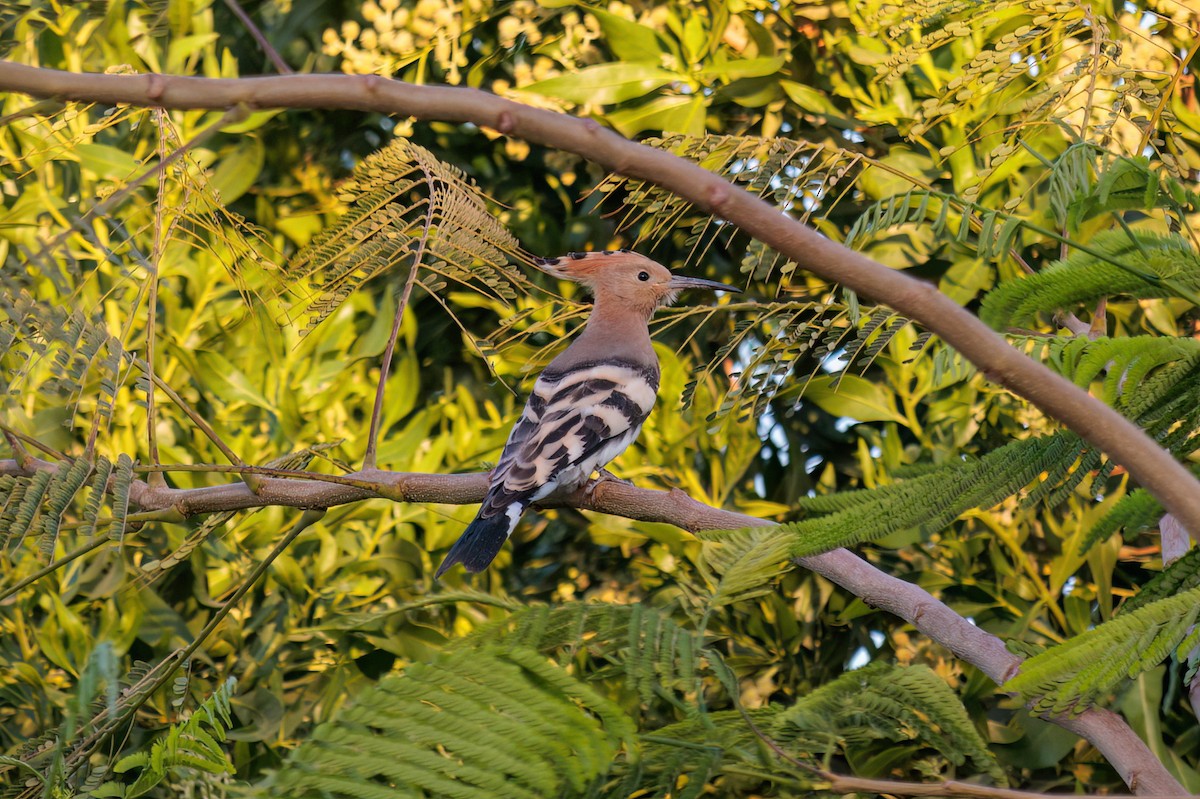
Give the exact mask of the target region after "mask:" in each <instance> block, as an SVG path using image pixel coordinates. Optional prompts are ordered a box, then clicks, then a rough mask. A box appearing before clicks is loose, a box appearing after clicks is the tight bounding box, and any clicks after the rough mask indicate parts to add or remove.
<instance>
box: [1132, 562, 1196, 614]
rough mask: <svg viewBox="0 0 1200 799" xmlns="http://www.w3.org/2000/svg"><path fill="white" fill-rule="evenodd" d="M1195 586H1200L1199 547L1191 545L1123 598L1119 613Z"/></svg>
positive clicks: (1185, 591) (1186, 591)
mask: <svg viewBox="0 0 1200 799" xmlns="http://www.w3.org/2000/svg"><path fill="white" fill-rule="evenodd" d="M1197 587H1200V547H1192V548H1191V549H1189V550H1188V551H1187V552H1185V553H1184V555H1183V557H1181V558H1179V559H1178V560H1176V561H1175V562H1174V563H1172V564H1171V565H1170V566H1168V567H1166V568H1165V569H1163V570H1162V571H1161V572H1159V573H1158V574H1156V575H1155V576H1154V577H1153V578H1152V579H1151V580H1150V581H1149V582H1147V583H1146V584H1145V585H1143V586H1142V587H1141V589H1139V590H1138V592H1137V593H1136V594H1134V595H1133V596H1131V597H1130V598H1129V599H1127V600H1125V604H1123V605H1122V606H1121V613H1122V614H1125V613H1131V612H1133V611H1135V610H1137V609H1138V608H1141V607H1144V606H1145V605H1149V604H1151V603H1153V602H1157V601H1159V600H1160V599H1167V598H1169V597H1173V596H1177V595H1179V594H1186V593H1189V592H1192V591H1194V590H1195V589H1196V588H1197Z"/></svg>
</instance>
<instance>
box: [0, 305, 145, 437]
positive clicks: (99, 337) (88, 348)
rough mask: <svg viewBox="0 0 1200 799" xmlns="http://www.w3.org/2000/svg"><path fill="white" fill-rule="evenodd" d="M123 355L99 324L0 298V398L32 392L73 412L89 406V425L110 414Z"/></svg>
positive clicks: (121, 375) (78, 315) (74, 314)
mask: <svg viewBox="0 0 1200 799" xmlns="http://www.w3.org/2000/svg"><path fill="white" fill-rule="evenodd" d="M129 360H130V356H129V354H128V353H127V352H126V351H125V349H124V348H123V347H122V346H121V344H120V342H119V341H117V339H116V338H114V337H112V336H110V335H109V334H108V332H107V331H106V330H105V328H104V324H103V322H102V321H100V320H99V319H91V318H88V317H86V316H85V315H84V314H83V313H81V312H80V311H77V310H76V311H68V310H66V309H65V308H64V307H63V306H58V305H52V304H50V303H46V302H40V301H37V300H34V299H33V298H32V297H31V296H30V295H29V294H28V293H27V292H24V291H21V292H18V293H16V294H15V295H8V294H5V293H0V396H3V395H4V394H8V395H10V396H14V397H15V396H17V395H18V394H19V393H27V392H29V391H37V392H39V393H42V394H46V395H51V396H55V397H59V398H61V399H60V401H62V402H64V404H66V405H68V406H74V407H77V406H78V403H79V400H80V397H81V396H85V395H86V396H89V397H90V398H91V399H92V401H93V402H94V403H95V408H94V411H95V414H96V416H95V418H94V419H93V424H97V425H101V424H104V423H106V421H107V420H108V419H109V418H110V417H111V415H112V409H113V404H114V401H115V397H116V394H117V390H118V389H119V387H120V385H121V382H122V381H123V380H125V379H126V378H127V377H128V370H127V366H126V365H127V363H128V362H129Z"/></svg>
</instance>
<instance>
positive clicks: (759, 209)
mask: <svg viewBox="0 0 1200 799" xmlns="http://www.w3.org/2000/svg"><path fill="white" fill-rule="evenodd" d="M0 90H5V91H19V92H24V93H26V94H30V95H33V96H34V97H39V98H53V99H62V100H78V101H88V102H109V103H130V104H133V105H142V106H149V107H163V108H187V109H197V108H212V109H219V108H236V107H240V106H244V107H246V108H251V109H259V108H344V109H355V110H360V111H377V112H380V113H385V114H399V115H402V116H413V117H416V118H418V119H427V120H438V121H443V122H470V123H473V124H475V125H480V126H484V127H488V128H492V129H494V130H496V131H499V132H500V133H504V134H508V135H512V136H518V137H520V138H523V139H526V140H528V141H532V142H536V143H538V144H543V145H547V146H550V147H555V148H557V149H560V150H566V151H568V152H573V153H576V154H578V155H581V156H583V157H584V158H587V159H588V160H590V161H593V162H595V163H597V164H600V165H602V166H604V167H606V168H607V169H610V170H613V171H615V172H618V173H620V174H622V175H625V176H627V177H631V178H636V179H641V180H646V181H649V182H651V183H654V184H656V185H658V186H661V187H663V188H665V189H667V190H669V191H672V192H674V193H675V194H677V195H679V196H680V197H683V198H685V199H687V200H690V201H691V202H692V203H694V204H695V205H696V206H697V207H698V208H700V209H702V210H704V211H706V212H709V213H713V214H717V215H719V216H720V217H722V218H723V219H726V220H728V221H730V222H732V223H733V224H735V225H737V226H738V227H739V228H740V229H742V230H744V231H745V232H746V233H748V234H749V235H751V236H753V237H755V238H756V239H758V240H759V241H762V242H763V243H765V244H768V245H770V246H771V247H773V248H775V249H776V250H778V251H779V252H781V253H783V254H784V255H786V256H787V257H789V258H791V259H792V260H794V261H796V262H797V263H798V264H800V265H802V266H803V267H804V268H806V269H808V270H809V271H811V272H813V273H814V274H816V275H819V276H821V277H823V278H826V279H828V280H831V281H836V282H838V283H840V284H842V285H844V286H846V287H848V288H850V289H853V290H854V291H856V292H858V293H859V294H860V295H863V296H866V297H871V298H874V299H878V300H881V301H883V302H885V303H886V304H887V305H889V306H891V307H892V308H893V309H895V310H897V311H899V312H900V313H902V314H904V315H906V316H908V317H909V318H911V319H915V320H916V321H918V322H920V323H921V324H923V325H924V326H925V327H926V328H928V329H929V330H930V331H932V332H934V333H936V334H937V335H939V336H941V338H942V339H943V340H944V341H946V343H948V344H950V345H951V346H952V347H954V348H955V349H956V350H958V351H959V352H960V353H962V354H963V355H964V356H965V357H966V358H968V359H969V360H970V361H971V362H972V363H973V364H975V365H976V366H977V367H979V369H980V370H981V371H982V372H983V373H984V374H985V375H987V376H988V377H989V378H990V379H991V380H993V381H995V382H997V383H999V384H1000V385H1002V386H1005V387H1006V388H1009V389H1011V390H1012V391H1014V392H1015V393H1017V394H1019V395H1020V396H1022V397H1024V398H1026V399H1028V400H1029V401H1030V402H1032V403H1033V404H1034V405H1035V406H1037V407H1038V408H1040V409H1041V410H1042V411H1044V412H1045V413H1047V414H1049V415H1050V416H1053V417H1054V418H1056V419H1058V420H1060V421H1061V422H1063V423H1064V424H1065V425H1066V426H1067V427H1069V428H1070V429H1072V430H1074V431H1075V432H1076V433H1078V434H1079V435H1080V436H1082V437H1083V438H1084V439H1086V440H1087V441H1088V442H1089V443H1091V444H1092V445H1093V446H1095V447H1097V448H1098V449H1101V450H1103V451H1105V452H1107V453H1109V454H1110V455H1111V456H1112V458H1113V459H1114V460H1116V461H1117V462H1118V463H1120V464H1121V465H1123V466H1124V467H1125V468H1126V469H1127V470H1128V471H1129V473H1130V474H1131V475H1133V477H1134V478H1135V479H1136V480H1138V482H1139V483H1141V484H1142V485H1143V486H1145V487H1146V488H1147V489H1149V490H1150V491H1151V492H1152V493H1153V494H1154V496H1155V497H1156V498H1157V499H1158V500H1159V501H1160V502H1161V503H1162V504H1163V506H1164V507H1165V508H1166V509H1167V510H1168V511H1170V512H1171V513H1172V514H1173V515H1174V516H1175V518H1176V519H1178V520H1179V521H1180V523H1181V524H1183V526H1184V527H1185V528H1186V529H1187V530H1188V532H1189V533H1190V534H1191V535H1192V537H1193V538H1196V539H1197V540H1200V481H1198V480H1197V479H1196V478H1195V477H1194V476H1193V475H1192V474H1191V473H1190V472H1189V471H1188V470H1187V469H1185V468H1184V467H1183V466H1182V465H1181V464H1180V463H1178V462H1177V461H1176V460H1175V458H1174V457H1172V456H1171V454H1170V453H1169V452H1167V451H1165V450H1163V449H1162V448H1161V447H1159V446H1158V445H1157V444H1156V443H1155V442H1154V441H1152V440H1151V439H1150V438H1149V437H1148V436H1146V435H1145V434H1144V433H1143V432H1142V431H1141V430H1140V429H1138V427H1137V426H1136V425H1134V424H1133V423H1132V422H1130V421H1129V420H1128V419H1126V418H1125V417H1123V416H1122V415H1121V414H1120V413H1118V412H1117V411H1115V410H1113V409H1112V408H1110V407H1108V406H1107V405H1105V404H1104V403H1103V402H1101V401H1099V400H1097V399H1095V398H1094V397H1092V396H1090V395H1089V394H1088V393H1087V392H1086V391H1085V390H1083V389H1081V388H1079V387H1078V386H1076V385H1074V384H1073V383H1071V381H1069V380H1067V379H1066V378H1064V377H1062V376H1060V375H1057V374H1055V373H1054V372H1051V371H1050V370H1049V369H1047V368H1045V367H1043V366H1042V365H1041V364H1039V363H1036V362H1035V361H1033V360H1032V359H1030V358H1028V357H1027V356H1025V355H1024V354H1023V353H1021V352H1019V351H1018V350H1016V349H1014V348H1012V347H1010V346H1009V345H1008V344H1007V343H1006V342H1005V341H1004V340H1003V339H1002V338H1000V337H999V336H998V335H997V334H996V333H995V332H993V331H992V330H991V329H989V328H988V327H987V326H986V325H984V324H983V323H982V322H980V321H979V319H977V318H976V317H975V316H974V315H973V314H972V313H970V312H969V311H967V310H966V309H964V308H962V307H960V306H959V305H958V304H957V303H955V302H954V301H953V300H951V299H950V298H949V297H947V296H945V295H944V294H941V293H940V292H939V291H938V290H937V288H936V287H934V286H932V285H929V284H928V283H925V282H923V281H921V280H919V279H917V278H914V277H911V276H909V275H908V274H906V273H904V272H903V271H901V270H893V269H889V268H887V267H885V266H883V265H882V264H879V263H877V262H875V261H872V260H871V259H870V258H867V257H866V256H864V255H862V254H860V253H856V252H854V251H852V250H849V249H847V248H846V247H843V246H842V245H840V244H838V243H837V242H834V241H832V240H830V239H827V238H825V237H824V236H822V235H820V234H819V233H817V232H816V231H814V230H811V229H810V228H808V227H806V226H805V225H804V224H802V223H801V222H799V221H797V220H795V219H792V218H791V217H789V216H787V215H786V214H784V213H783V212H782V211H781V210H780V209H779V208H776V207H774V206H772V205H770V204H768V203H767V202H765V201H764V200H762V199H760V198H758V197H756V196H754V195H752V194H750V193H749V192H747V191H744V190H743V189H740V188H738V187H736V186H734V185H733V184H731V183H729V182H727V181H725V180H724V179H722V178H721V177H719V176H717V175H715V174H713V173H711V172H709V171H707V170H705V169H704V168H702V167H700V166H699V165H697V164H694V163H692V162H690V161H687V160H685V159H683V158H679V157H677V156H675V155H672V154H670V153H667V152H663V151H660V150H656V149H654V148H652V147H648V146H644V145H640V144H637V143H635V142H632V141H629V140H628V139H626V138H624V137H622V136H620V135H618V134H617V133H614V132H613V131H610V130H607V129H605V128H603V127H602V126H601V125H600V124H599V123H597V122H595V121H594V120H586V119H577V118H575V117H571V116H567V115H565V114H557V113H554V112H550V111H544V110H541V109H536V108H530V107H528V106H524V105H521V104H519V103H515V102H512V101H510V100H505V99H502V98H500V97H496V96H495V95H492V94H488V93H487V92H483V91H479V90H477V89H467V88H455V87H448V86H417V85H413V84H409V83H403V82H401V81H395V80H389V79H386V78H381V77H378V76H374V75H365V76H357V75H284V76H278V77H263V78H227V79H216V78H194V77H180V76H173V75H159V74H148V75H107V74H96V73H71V72H62V71H58V70H50V69H41V68H37V67H29V66H25V65H23V64H14V63H9V62H0Z"/></svg>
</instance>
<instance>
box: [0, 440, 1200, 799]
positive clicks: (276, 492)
mask: <svg viewBox="0 0 1200 799" xmlns="http://www.w3.org/2000/svg"><path fill="white" fill-rule="evenodd" d="M23 464H24V467H23V466H22V463H18V462H17V461H15V460H0V474H29V473H30V470H32V469H54V468H55V465H54V464H53V463H50V462H49V461H44V460H40V459H37V458H34V457H32V456H29V457H27V458H26V459H25V460H24V461H23ZM250 468H251V469H253V468H254V467H250ZM239 472H240V470H239ZM311 477H312V478H313V479H312V480H303V481H301V480H291V479H282V478H262V479H261V487H260V490H259V491H258V492H257V493H255V492H254V491H251V490H250V487H249V486H247V485H246V484H245V483H230V484H227V485H221V486H213V487H210V488H187V489H182V488H158V487H152V486H151V485H149V484H148V483H147V482H145V481H143V480H135V481H134V482H133V486H132V488H131V490H130V499H131V501H132V502H135V503H136V504H137V505H138V506H139V507H141V508H142V509H143V510H144V511H162V510H169V509H171V510H174V511H176V512H178V513H180V514H182V515H184V516H192V515H196V514H203V513H213V512H217V511H229V510H244V509H247V508H259V507H265V506H268V505H282V506H286V507H293V508H305V509H310V510H319V509H324V508H329V507H331V506H333V505H342V504H346V503H350V502H359V501H362V500H366V499H377V498H386V499H391V500H394V501H396V502H433V503H444V504H449V505H467V504H473V503H476V502H481V501H482V500H483V496H484V494H486V493H487V488H488V475H487V473H484V472H477V473H473V474H419V473H415V472H387V471H381V470H370V471H365V470H364V471H361V472H355V473H353V474H349V475H344V476H339V477H337V478H331V479H337V480H338V481H339V482H322V480H323V479H324V478H325V477H326V476H325V475H318V474H313V475H311ZM367 486H372V487H371V488H368V487H367ZM539 504H540V506H541V507H572V508H578V509H581V510H590V511H596V512H597V513H606V514H610V515H613V516H624V517H625V518H629V519H636V520H639V521H647V522H666V523H668V524H673V525H675V526H677V527H682V528H683V529H685V530H688V531H690V532H697V531H700V530H732V529H739V528H745V527H770V526H772V525H774V524H775V523H774V522H772V521H769V520H767V519H759V518H757V517H754V516H747V515H746V514H743V513H737V512H735V511H729V510H723V509H721V508H714V507H712V506H710V505H705V504H704V503H703V502H699V501H697V500H695V499H692V498H691V497H690V496H688V495H687V494H686V493H685V492H683V491H680V490H679V489H672V490H671V491H658V490H654V489H647V488H637V487H636V486H632V485H627V484H625V483H621V482H619V481H616V480H601V481H597V482H596V483H594V484H593V485H592V486H585V487H583V488H581V489H579V490H578V491H576V492H574V493H572V494H570V495H568V496H564V497H559V498H556V499H553V500H546V501H543V502H541V503H539ZM797 562H798V563H799V564H800V565H801V566H803V567H804V568H806V569H809V570H811V571H814V572H816V573H817V574H820V575H822V576H823V577H826V578H827V579H829V580H831V581H832V582H835V583H837V584H838V585H840V586H842V587H843V588H845V589H846V590H848V591H850V592H851V593H852V594H854V595H855V596H857V597H860V598H861V599H862V600H863V601H864V602H866V603H867V604H868V605H870V606H871V607H874V608H878V609H880V610H884V611H887V612H889V613H892V614H893V615H895V616H899V617H900V618H902V619H904V620H905V621H907V622H909V623H910V624H912V625H913V627H915V628H916V629H918V630H920V631H921V632H922V633H924V634H925V635H927V636H929V637H930V638H931V639H933V640H934V641H937V642H938V643H940V644H941V645H942V646H944V647H946V648H947V649H949V650H950V651H951V652H953V653H954V654H955V655H956V656H958V657H959V658H961V659H963V660H965V661H967V662H968V663H971V664H973V665H975V666H976V667H978V668H979V669H980V670H981V671H983V672H984V673H985V674H987V675H988V676H989V677H990V678H991V679H992V680H994V681H995V682H996V683H997V684H999V683H1002V682H1004V681H1005V680H1007V679H1009V678H1010V677H1012V676H1013V675H1014V674H1016V672H1017V671H1018V670H1019V669H1020V666H1021V659H1020V658H1019V657H1017V656H1016V655H1014V654H1013V653H1012V652H1009V651H1008V649H1007V648H1006V647H1005V646H1004V642H1003V641H1001V640H1000V639H999V638H997V637H996V636H994V635H992V634H991V633H988V632H986V631H984V630H981V629H979V628H978V627H976V626H975V625H973V624H971V623H970V622H968V621H967V620H966V619H964V618H963V617H962V616H959V615H958V614H957V613H955V612H954V611H953V610H951V609H950V608H949V607H947V606H946V605H944V604H942V602H941V601H939V600H938V599H937V598H936V597H934V596H933V595H932V594H930V593H929V592H927V591H926V590H925V589H924V588H921V587H920V586H919V585H915V584H913V583H908V582H905V581H904V580H901V579H899V578H896V577H893V576H891V575H889V574H886V573H884V572H882V571H880V570H879V569H877V568H875V567H874V566H872V565H871V564H870V563H868V562H867V561H865V560H863V559H862V558H860V557H858V556H857V555H855V554H853V553H851V552H850V551H848V550H845V549H835V550H833V551H832V552H826V553H824V554H823V555H817V556H814V557H810V558H801V559H799V560H798V561H797ZM1051 720H1052V721H1054V722H1055V723H1057V724H1059V725H1061V726H1062V727H1064V728H1066V729H1068V730H1070V731H1072V732H1074V733H1075V734H1077V735H1080V736H1082V737H1084V738H1086V739H1087V740H1088V741H1090V742H1091V743H1092V745H1093V746H1095V747H1096V749H1098V750H1099V751H1100V752H1101V753H1102V754H1103V755H1104V756H1105V757H1106V758H1107V759H1108V762H1109V763H1111V764H1112V766H1113V768H1115V769H1116V770H1117V772H1118V773H1119V774H1120V775H1121V777H1122V779H1124V780H1125V783H1126V784H1127V785H1128V786H1129V787H1130V788H1132V789H1133V790H1134V791H1136V792H1138V793H1150V794H1163V795H1177V794H1181V793H1183V787H1182V786H1180V784H1179V783H1178V782H1176V780H1175V778H1174V777H1172V776H1171V774H1170V773H1169V772H1168V771H1167V770H1166V769H1165V768H1164V767H1163V765H1162V763H1160V762H1159V761H1158V758H1156V757H1155V756H1154V754H1153V753H1152V752H1151V751H1150V749H1149V748H1148V747H1147V746H1146V744H1145V743H1144V742H1143V741H1142V740H1141V739H1140V738H1138V736H1137V734H1136V733H1134V731H1133V730H1132V729H1130V727H1129V725H1127V724H1126V723H1125V721H1124V719H1122V718H1121V717H1120V716H1119V715H1117V714H1116V713H1113V712H1111V711H1108V710H1103V709H1099V708H1093V709H1090V710H1087V711H1085V712H1083V713H1081V714H1079V715H1078V716H1074V717H1068V716H1060V717H1057V718H1054V719H1051Z"/></svg>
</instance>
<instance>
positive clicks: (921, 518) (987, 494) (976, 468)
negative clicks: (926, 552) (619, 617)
mask: <svg viewBox="0 0 1200 799" xmlns="http://www.w3.org/2000/svg"><path fill="white" fill-rule="evenodd" d="M1087 452H1088V450H1087V449H1086V448H1084V447H1083V446H1082V444H1081V442H1080V440H1079V438H1078V437H1077V436H1076V435H1075V434H1073V433H1069V432H1060V433H1057V434H1055V435H1051V436H1044V437H1041V438H1031V439H1025V440H1020V441H1013V442H1011V443H1009V444H1007V445H1005V446H1003V447H1000V448H999V449H995V450H992V451H991V452H988V453H987V454H985V455H983V456H981V457H979V458H970V459H968V458H964V459H963V460H961V461H956V462H953V463H950V464H945V465H941V466H938V467H936V468H933V469H930V470H928V471H922V472H921V473H920V474H918V475H916V476H913V477H910V478H908V479H903V480H898V481H896V482H894V483H892V484H890V485H885V486H880V487H877V488H873V489H861V490H857V491H843V492H838V493H835V494H827V495H819V496H815V497H809V498H806V499H803V500H801V501H800V503H799V505H798V508H797V510H798V511H799V512H800V513H804V514H811V518H807V519H804V520H802V521H798V522H791V523H788V524H782V525H780V526H778V527H768V528H755V529H753V530H749V531H738V532H734V533H730V532H727V531H708V530H705V531H700V532H698V533H697V534H696V535H697V537H698V538H700V540H701V541H704V542H705V550H704V551H705V563H706V565H707V568H708V569H709V571H710V572H711V573H715V574H716V575H717V576H718V577H719V579H714V582H715V583H716V589H715V593H714V599H713V601H716V600H717V599H718V598H719V600H720V602H719V603H726V602H729V601H736V600H737V599H739V598H744V597H748V596H754V595H756V594H759V593H762V592H763V591H764V590H766V586H767V585H768V584H769V583H770V582H771V581H772V580H774V579H775V577H776V576H778V574H779V573H780V571H781V561H782V560H783V559H785V558H794V557H804V556H808V555H816V554H818V553H821V552H826V551H829V550H831V549H836V548H838V547H845V546H854V545H855V544H858V543H861V542H864V541H873V540H876V539H879V538H882V537H884V536H886V535H890V534H891V533H895V532H898V531H901V530H910V529H917V530H920V531H922V532H924V533H926V534H931V533H935V532H937V531H939V530H941V529H943V528H944V527H946V526H947V525H949V524H950V523H951V522H953V521H954V520H955V519H957V518H958V517H959V516H961V515H962V514H963V513H965V512H966V511H968V510H970V509H972V508H976V507H984V508H987V507H991V506H993V505H995V504H996V503H998V502H1000V501H1001V500H1002V499H1004V498H1006V497H1008V496H1011V495H1012V494H1014V493H1016V492H1018V491H1020V490H1021V489H1022V488H1025V487H1026V486H1029V485H1030V484H1034V483H1035V481H1037V482H1036V486H1042V485H1049V486H1051V487H1054V486H1057V485H1058V484H1059V483H1061V482H1062V481H1063V480H1065V479H1069V477H1070V475H1071V474H1073V473H1074V472H1073V471H1072V467H1073V466H1075V463H1076V460H1077V459H1078V458H1079V457H1080V455H1081V454H1083V455H1086V454H1087ZM1076 471H1078V470H1076ZM1036 486H1035V488H1036ZM722 569H724V570H725V571H724V572H722V571H721V570H722ZM710 579H713V578H712V577H711V576H710Z"/></svg>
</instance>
